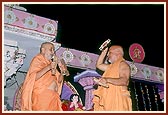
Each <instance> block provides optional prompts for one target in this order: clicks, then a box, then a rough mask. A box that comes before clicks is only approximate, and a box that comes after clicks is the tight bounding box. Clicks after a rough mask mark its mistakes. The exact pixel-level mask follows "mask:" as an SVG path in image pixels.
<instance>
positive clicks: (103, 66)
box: [96, 48, 108, 71]
mask: <svg viewBox="0 0 168 115" xmlns="http://www.w3.org/2000/svg"><path fill="white" fill-rule="evenodd" d="M107 51H108V48H106V49H105V50H103V51H102V53H101V54H100V56H99V57H98V60H97V62H96V67H97V68H98V69H100V70H102V71H105V70H106V69H107V67H108V65H107V64H104V63H103V61H104V58H105V56H106V53H107Z"/></svg>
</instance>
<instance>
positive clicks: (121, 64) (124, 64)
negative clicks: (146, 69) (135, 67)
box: [120, 61, 130, 68]
mask: <svg viewBox="0 0 168 115" xmlns="http://www.w3.org/2000/svg"><path fill="white" fill-rule="evenodd" d="M120 66H124V67H128V68H130V66H129V64H128V63H127V62H126V61H122V62H121V63H120Z"/></svg>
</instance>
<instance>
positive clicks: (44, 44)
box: [40, 42, 54, 53]
mask: <svg viewBox="0 0 168 115" xmlns="http://www.w3.org/2000/svg"><path fill="white" fill-rule="evenodd" d="M48 45H52V46H53V48H54V44H52V43H51V42H44V43H42V44H41V47H40V53H41V52H42V48H46V47H47V46H48Z"/></svg>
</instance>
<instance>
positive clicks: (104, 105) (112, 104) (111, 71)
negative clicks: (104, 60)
mask: <svg viewBox="0 0 168 115" xmlns="http://www.w3.org/2000/svg"><path fill="white" fill-rule="evenodd" d="M123 60H124V59H123V58H120V59H118V60H117V61H116V62H115V63H113V64H110V65H109V67H108V68H107V70H106V71H105V72H104V73H103V75H102V77H111V78H119V65H120V62H121V61H123ZM108 85H109V88H104V87H102V86H99V87H98V89H97V90H94V91H93V94H94V97H93V103H94V111H131V110H132V101H131V98H130V92H129V91H128V90H127V89H126V88H123V86H116V85H113V84H110V83H109V84H108Z"/></svg>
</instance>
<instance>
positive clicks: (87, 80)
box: [74, 70, 100, 110]
mask: <svg viewBox="0 0 168 115" xmlns="http://www.w3.org/2000/svg"><path fill="white" fill-rule="evenodd" d="M93 77H100V75H99V74H98V73H97V72H96V71H93V70H86V71H84V72H82V73H80V74H78V75H76V76H75V77H74V82H78V83H80V84H81V85H82V86H83V89H84V90H85V91H86V93H85V108H86V110H90V109H92V107H93V102H92V99H93V93H92V92H93V90H94V89H93V85H94V81H93Z"/></svg>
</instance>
